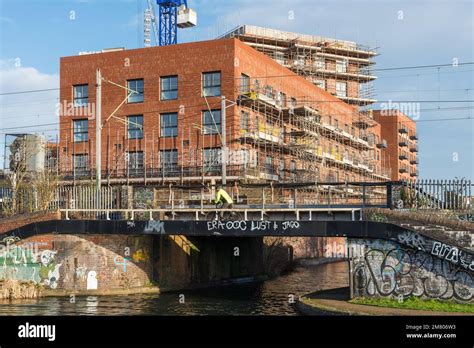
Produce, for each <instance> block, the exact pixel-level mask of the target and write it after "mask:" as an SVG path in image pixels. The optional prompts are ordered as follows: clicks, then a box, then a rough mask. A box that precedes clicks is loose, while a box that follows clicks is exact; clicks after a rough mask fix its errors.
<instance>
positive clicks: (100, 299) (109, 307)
mask: <svg viewBox="0 0 474 348" xmlns="http://www.w3.org/2000/svg"><path fill="white" fill-rule="evenodd" d="M346 286H348V266H347V262H337V263H329V264H323V265H315V266H298V267H297V268H296V269H295V270H294V271H292V272H290V273H288V274H285V275H283V276H281V277H278V278H276V279H271V280H267V281H264V282H258V283H246V284H234V285H230V286H225V287H217V288H211V289H199V290H192V291H181V292H179V293H164V294H160V295H156V294H153V295H129V296H89V297H76V299H75V300H76V301H75V303H70V299H69V298H41V299H37V300H27V301H25V300H22V301H11V302H0V316H5V315H40V316H41V315H108V316H116V315H179V316H181V315H298V313H297V311H296V310H295V308H294V305H292V304H290V299H291V297H289V296H290V295H294V298H295V299H297V298H298V296H301V295H304V294H306V293H310V292H313V291H317V290H323V289H332V288H340V287H346ZM183 295H184V298H183ZM183 300H184V301H183ZM182 302H184V303H182Z"/></svg>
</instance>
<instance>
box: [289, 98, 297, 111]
mask: <svg viewBox="0 0 474 348" xmlns="http://www.w3.org/2000/svg"><path fill="white" fill-rule="evenodd" d="M296 105H298V100H296V98H293V97H291V99H290V107H292V108H293V109H294V108H296Z"/></svg>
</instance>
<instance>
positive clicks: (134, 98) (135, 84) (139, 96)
mask: <svg viewBox="0 0 474 348" xmlns="http://www.w3.org/2000/svg"><path fill="white" fill-rule="evenodd" d="M127 87H128V89H129V90H128V92H127V93H128V94H130V93H132V91H133V92H134V93H132V95H131V96H129V97H128V102H129V103H142V102H143V101H144V99H145V96H144V87H143V79H140V80H129V81H127Z"/></svg>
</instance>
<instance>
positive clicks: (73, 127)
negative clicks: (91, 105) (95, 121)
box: [72, 118, 89, 143]
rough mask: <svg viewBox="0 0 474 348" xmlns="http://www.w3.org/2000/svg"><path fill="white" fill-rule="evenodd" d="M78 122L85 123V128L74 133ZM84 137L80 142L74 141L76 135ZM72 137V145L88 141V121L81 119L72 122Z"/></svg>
mask: <svg viewBox="0 0 474 348" xmlns="http://www.w3.org/2000/svg"><path fill="white" fill-rule="evenodd" d="M80 122H85V123H86V125H87V126H86V127H85V128H84V129H85V130H82V131H79V132H77V131H76V124H77V123H80ZM84 134H85V135H86V136H85V139H82V137H81V138H80V140H76V135H84ZM72 137H73V143H86V142H88V141H89V120H88V119H87V118H82V119H77V120H72Z"/></svg>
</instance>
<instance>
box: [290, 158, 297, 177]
mask: <svg viewBox="0 0 474 348" xmlns="http://www.w3.org/2000/svg"><path fill="white" fill-rule="evenodd" d="M290 173H291V177H292V178H293V179H294V178H295V176H296V161H294V160H293V161H291V162H290Z"/></svg>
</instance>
